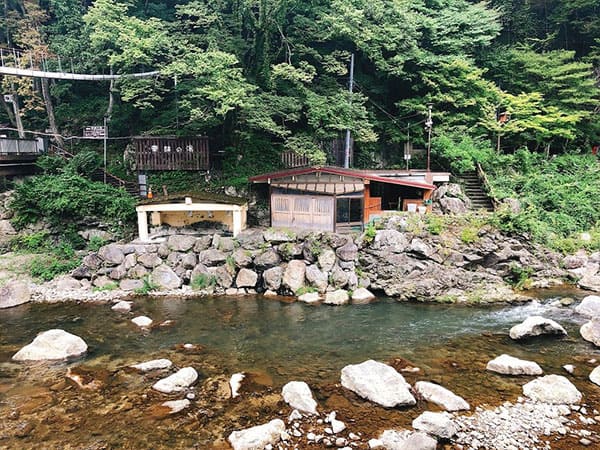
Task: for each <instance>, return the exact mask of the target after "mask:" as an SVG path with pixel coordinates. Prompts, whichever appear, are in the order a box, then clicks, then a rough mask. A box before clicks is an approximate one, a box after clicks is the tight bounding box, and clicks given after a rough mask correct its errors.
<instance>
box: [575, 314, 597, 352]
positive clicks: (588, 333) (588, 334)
mask: <svg viewBox="0 0 600 450" xmlns="http://www.w3.org/2000/svg"><path fill="white" fill-rule="evenodd" d="M579 333H580V334H581V337H583V338H584V339H585V340H586V341H589V342H591V343H592V344H594V345H595V346H596V347H600V317H594V318H593V319H592V320H590V321H589V322H586V323H584V324H583V325H581V328H580V329H579Z"/></svg>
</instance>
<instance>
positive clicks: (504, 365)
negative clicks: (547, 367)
mask: <svg viewBox="0 0 600 450" xmlns="http://www.w3.org/2000/svg"><path fill="white" fill-rule="evenodd" d="M486 369H487V370H491V371H492V372H497V373H501V374H503V375H541V374H542V373H543V370H542V368H541V367H540V366H539V365H538V364H537V363H536V362H533V361H526V360H524V359H519V358H515V357H513V356H509V355H500V356H498V357H497V358H495V359H493V360H491V361H490V362H488V363H487V366H486Z"/></svg>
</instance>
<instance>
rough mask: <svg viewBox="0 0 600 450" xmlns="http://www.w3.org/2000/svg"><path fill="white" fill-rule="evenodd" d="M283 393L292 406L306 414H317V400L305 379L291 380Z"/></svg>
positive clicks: (285, 399) (284, 387)
mask: <svg viewBox="0 0 600 450" xmlns="http://www.w3.org/2000/svg"><path fill="white" fill-rule="evenodd" d="M281 395H282V396H283V400H284V401H285V402H286V403H287V404H288V405H290V406H291V407H292V408H294V409H297V410H298V411H300V412H303V413H306V414H317V402H316V401H315V399H314V398H313V395H312V392H311V390H310V387H308V384H306V383H305V382H304V381H290V382H289V383H288V384H286V385H285V386H283V389H282V390H281Z"/></svg>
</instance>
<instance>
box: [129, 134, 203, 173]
mask: <svg viewBox="0 0 600 450" xmlns="http://www.w3.org/2000/svg"><path fill="white" fill-rule="evenodd" d="M134 143H135V162H136V167H137V169H138V170H150V171H152V170H208V169H209V168H210V161H209V147H208V138H207V137H190V138H179V137H173V138H171V137H152V136H142V137H136V138H134Z"/></svg>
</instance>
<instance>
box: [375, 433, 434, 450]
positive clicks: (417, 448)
mask: <svg viewBox="0 0 600 450" xmlns="http://www.w3.org/2000/svg"><path fill="white" fill-rule="evenodd" d="M379 441H380V442H381V444H382V447H383V448H384V449H386V450H435V449H436V448H437V441H436V440H435V439H434V438H432V437H431V436H429V435H428V434H426V433H422V432H420V431H408V430H403V431H396V430H385V431H384V432H383V433H382V434H381V436H379Z"/></svg>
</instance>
